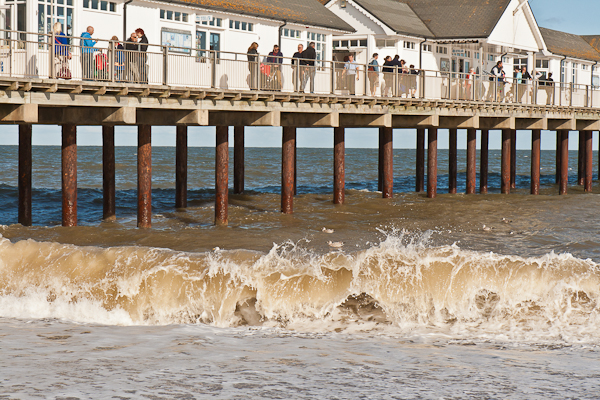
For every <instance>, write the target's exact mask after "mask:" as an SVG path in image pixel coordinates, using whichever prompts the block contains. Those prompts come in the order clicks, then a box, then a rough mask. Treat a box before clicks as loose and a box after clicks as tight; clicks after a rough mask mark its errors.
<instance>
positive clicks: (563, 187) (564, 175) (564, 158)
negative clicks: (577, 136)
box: [558, 131, 569, 195]
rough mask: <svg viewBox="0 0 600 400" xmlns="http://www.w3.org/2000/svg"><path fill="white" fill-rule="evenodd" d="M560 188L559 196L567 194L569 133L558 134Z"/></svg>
mask: <svg viewBox="0 0 600 400" xmlns="http://www.w3.org/2000/svg"><path fill="white" fill-rule="evenodd" d="M560 141H561V144H560V188H559V192H558V193H559V194H561V195H562V194H567V187H568V186H569V131H561V133H560Z"/></svg>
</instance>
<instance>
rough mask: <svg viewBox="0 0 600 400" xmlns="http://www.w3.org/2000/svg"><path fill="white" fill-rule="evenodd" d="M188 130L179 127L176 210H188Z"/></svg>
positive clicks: (176, 147)
mask: <svg viewBox="0 0 600 400" xmlns="http://www.w3.org/2000/svg"><path fill="white" fill-rule="evenodd" d="M187 164H188V128H187V126H183V125H182V126H179V125H178V126H177V137H176V139H175V208H187V180H188V179H187V178H188V177H187V175H188V165H187Z"/></svg>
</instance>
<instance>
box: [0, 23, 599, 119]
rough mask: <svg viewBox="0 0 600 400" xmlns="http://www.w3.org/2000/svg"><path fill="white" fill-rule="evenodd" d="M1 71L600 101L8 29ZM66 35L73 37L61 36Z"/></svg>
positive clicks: (529, 85)
mask: <svg viewBox="0 0 600 400" xmlns="http://www.w3.org/2000/svg"><path fill="white" fill-rule="evenodd" d="M3 32H5V33H4V34H3V35H2V36H3V37H11V36H12V37H14V38H17V39H11V38H7V39H0V77H11V78H18V79H38V78H39V79H59V80H60V79H72V80H77V81H97V82H119V83H130V84H137V85H144V84H148V85H170V86H184V87H189V88H206V89H210V88H212V89H223V90H239V91H250V90H260V91H280V92H287V93H315V94H327V95H340V96H354V95H355V96H370V97H390V98H419V99H430V100H440V99H448V100H457V101H490V102H498V103H518V104H530V105H533V104H536V105H557V106H573V107H600V90H598V88H597V87H593V86H591V85H579V84H572V83H560V82H547V81H543V80H537V79H534V80H523V81H517V80H516V79H513V78H510V77H506V78H499V77H496V76H492V75H490V74H486V75H483V74H480V75H478V74H467V73H458V72H450V71H431V70H420V69H407V68H402V67H400V66H397V65H382V64H380V65H379V66H378V67H377V68H375V69H373V68H371V70H369V65H367V64H358V63H354V64H350V63H347V62H336V61H324V60H305V59H295V58H290V57H272V56H271V57H270V56H265V55H252V54H243V53H234V52H227V51H213V50H206V49H191V48H181V47H174V46H164V45H153V44H143V47H140V44H139V43H138V44H136V43H130V42H125V43H124V44H119V43H118V42H114V41H111V40H103V39H93V40H94V41H96V43H95V44H94V46H92V47H85V46H82V43H83V42H82V39H83V38H80V37H67V36H55V35H54V34H52V35H44V34H38V33H29V32H26V33H23V32H18V34H14V35H12V34H11V33H13V32H14V33H16V32H15V31H3ZM64 38H66V39H67V42H68V44H61V43H60V41H61V40H64Z"/></svg>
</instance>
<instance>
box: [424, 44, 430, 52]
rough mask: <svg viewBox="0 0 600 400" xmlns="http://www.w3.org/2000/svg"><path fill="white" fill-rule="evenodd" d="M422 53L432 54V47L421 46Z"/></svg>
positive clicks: (428, 45) (427, 45)
mask: <svg viewBox="0 0 600 400" xmlns="http://www.w3.org/2000/svg"><path fill="white" fill-rule="evenodd" d="M423 51H424V52H426V53H431V52H432V46H431V45H430V44H424V45H423Z"/></svg>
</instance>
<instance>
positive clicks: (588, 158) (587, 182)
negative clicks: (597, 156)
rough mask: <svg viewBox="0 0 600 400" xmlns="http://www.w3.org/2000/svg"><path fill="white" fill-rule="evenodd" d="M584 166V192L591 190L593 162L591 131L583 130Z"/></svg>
mask: <svg viewBox="0 0 600 400" xmlns="http://www.w3.org/2000/svg"><path fill="white" fill-rule="evenodd" d="M584 140H585V145H584V151H585V168H584V190H585V191H586V192H589V193H591V192H592V174H593V173H592V167H593V163H594V158H593V152H592V131H585V136H584Z"/></svg>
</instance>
